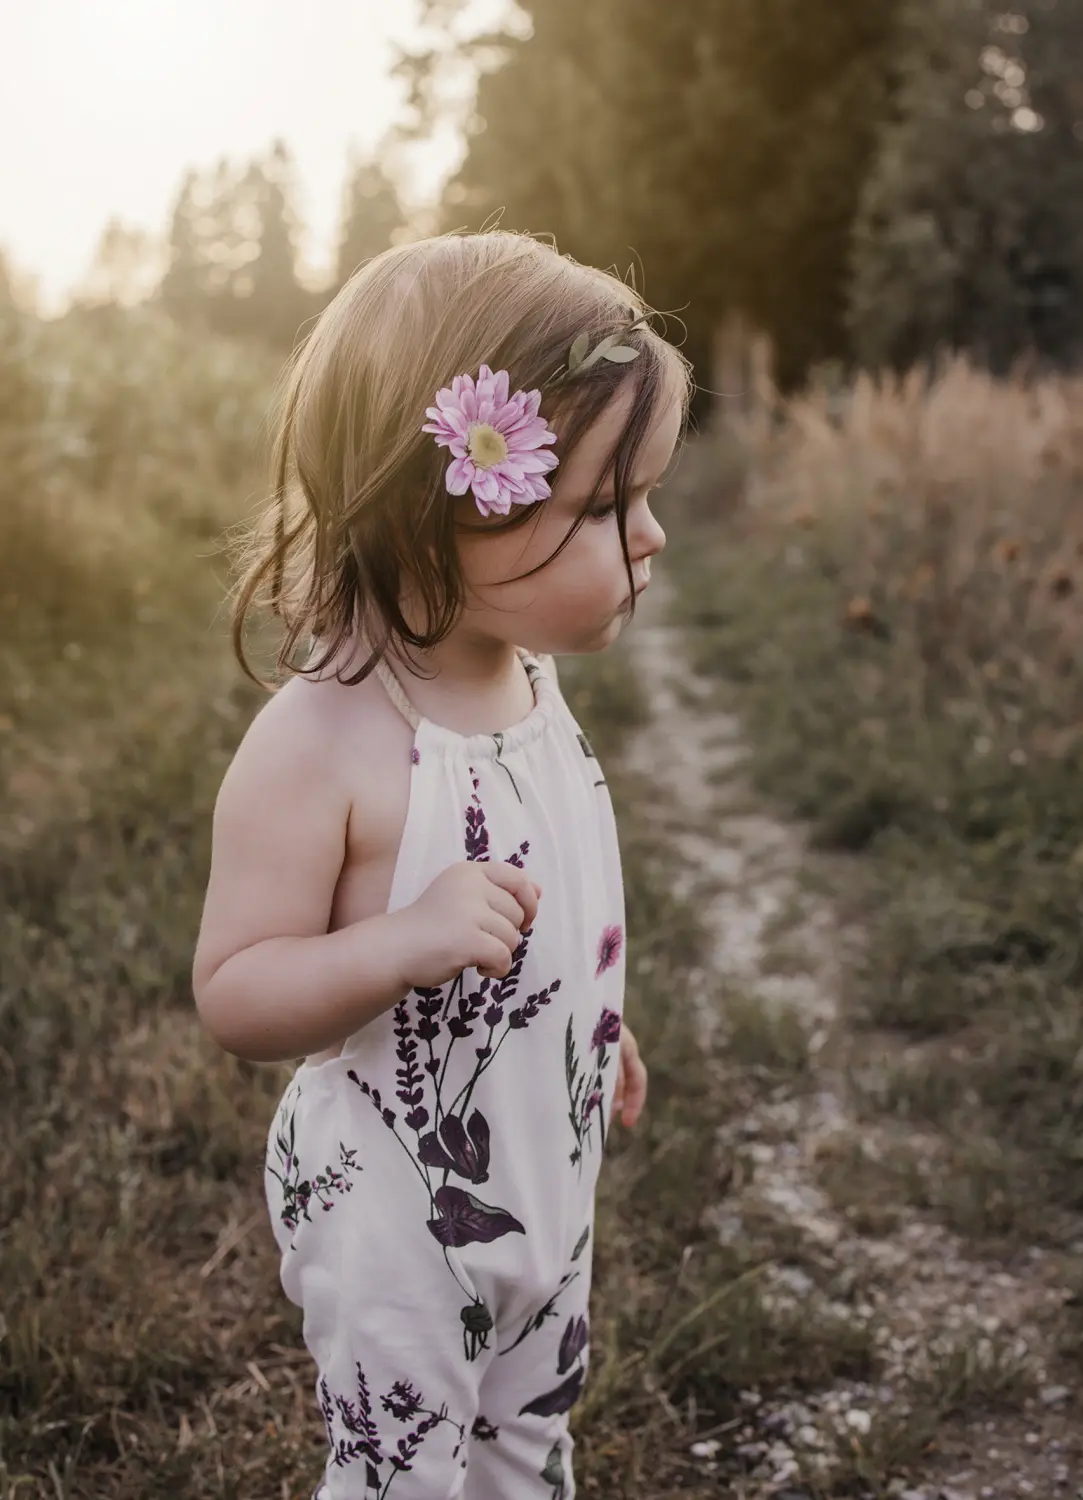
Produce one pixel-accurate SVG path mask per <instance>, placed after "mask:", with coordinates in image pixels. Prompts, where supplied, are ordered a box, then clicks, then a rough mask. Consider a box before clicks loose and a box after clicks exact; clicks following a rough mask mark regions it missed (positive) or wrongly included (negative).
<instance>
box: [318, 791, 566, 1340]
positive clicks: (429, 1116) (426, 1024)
mask: <svg viewBox="0 0 1083 1500" xmlns="http://www.w3.org/2000/svg"><path fill="white" fill-rule="evenodd" d="M470 776H471V781H472V783H473V794H472V796H471V799H470V806H469V807H467V809H466V812H465V818H464V834H463V837H464V844H465V848H466V857H467V859H471V860H479V861H485V860H488V859H489V857H490V855H489V848H490V845H489V830H488V827H487V826H486V821H485V809H484V807H483V806H482V803H481V799H480V797H479V796H478V786H479V782H478V778H477V776H476V774H475V773H474V769H473V767H471V768H470ZM529 852H530V844H529V842H528V841H524V842H523V843H521V844H520V845H519V848H518V850H516V851H514V852H513V853H512V854H511V855H510V857H509V860H508V863H509V864H514V865H516V866H517V867H518V868H519V869H522V868H524V865H523V860H524V857H525V856H526V855H527V854H529ZM533 931H534V929H533V927H530V928H528V929H527V930H526V931H525V932H524V933H522V934H521V935H520V938H519V942H518V944H517V945H516V948H515V951H514V953H513V954H512V966H511V969H510V971H509V972H508V973H507V974H506V975H505V976H504V978H503V979H501V980H498V981H496V982H494V981H493V980H492V979H489V978H481V977H478V982H477V985H476V987H475V988H468V987H467V983H466V973H467V971H466V970H464V971H463V972H462V973H460V974H458V975H457V976H456V977H455V978H454V979H453V980H451V981H449V983H448V984H446V985H441V986H437V987H418V988H415V989H413V990H412V991H411V992H410V994H409V995H408V996H407V997H406V998H405V999H403V1000H400V1001H399V1003H398V1004H397V1005H396V1006H395V1009H394V1012H393V1015H394V1032H395V1038H396V1042H395V1056H396V1058H397V1060H398V1062H397V1067H396V1072H395V1084H396V1087H395V1095H396V1098H397V1099H398V1102H399V1104H400V1105H402V1106H403V1111H402V1112H401V1123H400V1111H398V1110H396V1109H395V1108H393V1107H392V1106H391V1105H388V1104H386V1103H385V1102H384V1100H383V1098H382V1097H381V1095H380V1091H379V1090H378V1089H376V1088H373V1087H372V1085H371V1084H370V1083H369V1082H368V1081H367V1080H363V1079H361V1078H359V1077H358V1075H357V1073H356V1072H355V1071H354V1070H353V1069H352V1068H351V1069H349V1070H348V1071H347V1073H346V1076H347V1078H349V1079H350V1080H351V1081H352V1082H353V1083H354V1084H355V1085H356V1086H357V1087H358V1088H359V1089H360V1090H361V1092H362V1093H363V1094H365V1095H366V1096H367V1097H368V1099H369V1101H370V1102H371V1104H372V1106H373V1108H374V1109H376V1111H377V1112H378V1113H379V1115H380V1117H381V1119H382V1120H383V1122H384V1124H385V1125H386V1127H387V1128H388V1129H389V1130H390V1131H392V1133H393V1134H394V1135H395V1138H396V1140H398V1142H399V1144H400V1145H401V1146H402V1148H403V1150H404V1151H405V1152H406V1153H407V1155H408V1156H409V1158H410V1161H411V1163H412V1165H413V1167H414V1170H415V1171H416V1172H417V1174H418V1177H419V1178H420V1179H421V1182H422V1183H423V1184H424V1188H425V1192H426V1195H427V1197H428V1202H429V1214H428V1216H427V1218H426V1221H425V1222H426V1225H427V1228H428V1230H429V1233H430V1234H431V1235H432V1236H433V1238H434V1239H435V1240H436V1241H437V1243H438V1244H439V1245H440V1246H441V1248H442V1250H443V1253H444V1260H445V1262H446V1263H447V1267H448V1270H449V1271H450V1272H451V1274H452V1276H454V1277H455V1280H456V1282H457V1283H458V1285H459V1286H460V1287H461V1288H462V1290H463V1292H464V1293H465V1294H466V1296H467V1297H468V1298H469V1299H470V1300H469V1302H468V1303H467V1305H466V1306H465V1307H463V1308H462V1311H461V1316H462V1323H463V1346H464V1349H465V1350H466V1355H467V1358H468V1359H476V1358H477V1355H478V1353H479V1352H480V1351H481V1350H483V1349H485V1348H487V1347H488V1337H489V1334H490V1333H491V1331H492V1327H493V1323H492V1317H491V1315H490V1313H489V1310H488V1308H487V1307H486V1306H485V1304H484V1302H483V1301H482V1300H481V1299H480V1298H479V1297H478V1296H477V1294H476V1293H475V1292H474V1291H473V1290H472V1289H471V1288H470V1287H468V1286H466V1285H464V1283H463V1281H462V1279H461V1277H460V1275H459V1273H458V1271H457V1270H456V1268H455V1265H454V1264H453V1262H452V1260H451V1258H450V1256H449V1255H448V1251H449V1250H452V1249H459V1248H461V1247H462V1246H464V1245H471V1244H483V1245H486V1244H491V1243H492V1242H493V1241H494V1240H497V1239H500V1238H502V1237H503V1236H504V1235H507V1234H525V1233H526V1230H525V1228H524V1227H523V1225H522V1224H521V1223H520V1222H519V1220H518V1219H516V1218H515V1216H514V1215H513V1214H511V1213H509V1212H508V1211H507V1210H506V1209H503V1208H501V1207H500V1206H499V1205H497V1204H491V1203H486V1202H484V1201H483V1200H482V1199H481V1198H479V1197H477V1196H476V1195H475V1194H474V1193H473V1192H470V1191H468V1190H467V1189H466V1188H465V1187H462V1186H458V1185H456V1184H453V1183H451V1182H449V1180H448V1179H449V1178H451V1177H453V1176H454V1177H458V1178H460V1179H462V1180H463V1181H464V1182H466V1183H469V1184H470V1186H471V1187H478V1186H480V1185H481V1184H483V1183H485V1182H487V1181H488V1179H489V1166H490V1161H491V1153H492V1149H493V1141H492V1134H491V1131H490V1127H489V1122H488V1120H487V1119H486V1118H485V1115H484V1114H483V1113H482V1111H481V1110H480V1109H478V1108H477V1107H476V1106H474V1108H473V1109H471V1101H472V1098H473V1095H474V1091H475V1089H476V1088H477V1085H478V1083H479V1082H480V1080H481V1079H482V1078H483V1077H484V1075H485V1073H486V1072H487V1071H488V1069H489V1068H491V1067H492V1066H493V1064H494V1063H495V1062H496V1059H497V1057H498V1056H499V1054H500V1051H501V1048H502V1047H503V1046H504V1044H505V1042H506V1041H507V1039H508V1037H509V1036H510V1035H511V1034H512V1032H517V1031H522V1030H524V1029H525V1028H526V1027H527V1026H528V1025H529V1024H530V1022H531V1021H533V1020H534V1019H535V1018H536V1017H537V1016H538V1015H539V1013H540V1012H541V1010H542V1009H543V1008H544V1007H545V1006H547V1005H549V1004H550V1002H551V1001H552V999H553V996H554V995H555V994H556V993H557V992H558V990H559V989H560V980H559V979H553V980H551V981H550V983H549V984H548V985H546V986H545V987H543V988H542V989H540V990H538V991H537V992H536V993H534V994H531V995H528V996H527V997H526V999H525V1000H524V1001H523V1002H522V1003H521V1004H520V1005H516V1006H514V1007H511V1006H510V1002H511V1001H512V1000H513V998H514V997H515V995H516V991H517V989H518V986H519V980H520V977H521V974H522V970H523V964H524V962H525V959H526V956H527V953H528V950H529V944H530V938H531V936H532V934H533ZM471 1041H472V1042H473V1044H474V1045H473V1055H474V1061H473V1066H472V1067H471V1069H470V1073H469V1076H468V1077H467V1079H466V1082H465V1083H464V1084H463V1086H462V1087H461V1088H460V1090H459V1092H458V1093H457V1094H456V1095H455V1097H454V1098H453V1099H451V1098H449V1097H448V1096H449V1094H450V1089H449V1087H448V1086H447V1075H448V1064H449V1062H450V1060H451V1055H452V1052H453V1051H454V1049H455V1048H456V1046H459V1047H461V1046H462V1044H463V1043H465V1042H471ZM438 1173H439V1174H442V1181H441V1180H440V1178H439V1177H437V1176H436V1175H435V1174H438Z"/></svg>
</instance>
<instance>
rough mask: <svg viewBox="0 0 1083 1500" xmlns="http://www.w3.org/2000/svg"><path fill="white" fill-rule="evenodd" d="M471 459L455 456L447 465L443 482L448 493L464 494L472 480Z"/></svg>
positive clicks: (473, 470)
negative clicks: (451, 462) (453, 460)
mask: <svg viewBox="0 0 1083 1500" xmlns="http://www.w3.org/2000/svg"><path fill="white" fill-rule="evenodd" d="M475 472H476V470H475V469H474V464H473V460H472V459H469V458H457V459H456V460H455V462H454V463H453V464H449V465H448V471H447V475H446V476H445V483H446V485H447V491H448V494H449V495H465V494H466V492H467V490H468V489H469V488H470V486H471V484H473V482H474V475H475Z"/></svg>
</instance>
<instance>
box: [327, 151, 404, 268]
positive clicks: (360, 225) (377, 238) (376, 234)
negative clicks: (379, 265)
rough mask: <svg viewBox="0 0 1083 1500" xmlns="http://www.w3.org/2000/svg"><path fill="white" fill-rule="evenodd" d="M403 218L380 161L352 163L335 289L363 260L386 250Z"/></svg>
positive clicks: (340, 231) (346, 194)
mask: <svg viewBox="0 0 1083 1500" xmlns="http://www.w3.org/2000/svg"><path fill="white" fill-rule="evenodd" d="M404 217H405V216H404V214H403V211H402V207H401V205H400V203H399V199H398V194H397V193H396V192H395V188H394V185H393V183H392V182H391V179H390V177H389V176H388V173H387V171H386V170H385V168H384V167H383V165H382V164H381V162H380V161H379V160H378V159H376V158H373V157H368V158H358V159H355V160H353V161H352V162H351V163H350V167H349V171H348V174H347V177H346V184H345V187H344V189H343V194H342V218H341V224H340V229H339V240H338V253H337V256H336V260H335V286H336V288H337V287H340V286H342V284H343V283H344V282H345V281H347V280H348V279H349V278H350V276H352V275H353V273H354V271H356V270H357V268H358V266H359V265H361V264H362V263H363V262H364V261H366V260H370V259H371V258H372V256H374V255H379V253H380V251H381V250H386V249H387V247H388V246H389V245H390V244H391V236H392V235H393V234H394V232H395V230H396V229H398V228H399V227H400V226H401V225H402V222H403V219H404Z"/></svg>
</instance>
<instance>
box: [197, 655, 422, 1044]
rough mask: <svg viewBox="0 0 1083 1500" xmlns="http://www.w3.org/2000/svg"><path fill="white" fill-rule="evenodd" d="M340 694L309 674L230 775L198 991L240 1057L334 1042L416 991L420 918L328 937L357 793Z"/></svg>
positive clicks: (203, 1014) (218, 1034)
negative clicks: (340, 747)
mask: <svg viewBox="0 0 1083 1500" xmlns="http://www.w3.org/2000/svg"><path fill="white" fill-rule="evenodd" d="M328 702H329V700H328V699H325V698H322V697H320V696H319V695H317V694H315V693H313V692H312V688H311V685H310V684H308V683H298V684H297V685H296V687H295V689H294V691H292V692H288V691H286V690H285V689H283V690H282V691H281V692H279V693H277V694H276V695H275V696H274V697H273V698H271V699H270V701H269V702H268V703H266V704H265V705H264V707H263V708H262V709H261V710H260V712H259V713H258V714H257V716H256V718H255V719H254V720H253V722H252V724H251V725H250V726H249V729H248V732H247V734H246V735H245V737H244V739H243V740H242V741H241V744H240V746H239V747H238V750H237V753H236V755H235V756H234V759H233V761H232V763H231V764H230V767H229V769H228V771H227V772H226V775H225V778H224V780H223V782H222V786H221V789H220V791H219V794H218V800H217V803H216V805H215V810H214V825H213V850H212V855H211V871H210V878H209V881H208V885H207V895H206V900H205V903H204V908H203V920H202V924H201V926H200V932H199V941H198V944H197V947H196V953H195V959H194V962H193V966H192V991H193V994H194V997H195V1002H196V1006H197V1008H198V1010H199V1014H200V1018H201V1019H202V1021H203V1024H204V1025H205V1026H206V1028H207V1030H208V1031H209V1032H210V1033H211V1035H212V1036H213V1037H214V1038H215V1040H216V1041H217V1042H218V1043H219V1045H220V1046H222V1047H224V1048H225V1049H226V1051H227V1052H232V1053H234V1054H235V1055H236V1056H238V1057H244V1058H247V1059H249V1060H250V1061H252V1062H278V1061H281V1060H284V1059H288V1058H296V1057H302V1056H304V1055H306V1054H308V1053H312V1052H319V1051H322V1050H323V1049H325V1048H327V1047H331V1046H333V1045H335V1044H337V1043H338V1042H340V1041H342V1040H343V1039H344V1038H346V1037H348V1036H349V1035H351V1033H353V1032H354V1031H357V1030H358V1029H359V1028H360V1027H362V1026H364V1025H365V1024H367V1023H368V1022H369V1021H371V1020H373V1019H375V1017H376V1016H378V1015H381V1014H382V1013H383V1012H384V1011H386V1010H389V1009H390V1008H391V1006H393V1005H395V1004H396V1003H397V1002H398V1001H399V1000H401V999H402V997H403V995H405V994H406V993H407V992H408V991H409V988H410V985H409V982H408V980H407V978H406V975H405V970H406V968H407V966H408V955H409V953H410V951H411V949H410V939H409V935H408V933H407V931H406V928H407V926H408V925H409V921H410V919H409V918H408V916H407V913H406V912H405V911H399V912H395V913H391V914H384V915H381V916H377V917H372V918H370V919H367V920H365V921H362V922H357V923H354V924H352V925H351V926H348V927H343V928H341V929H340V930H338V931H337V932H331V933H329V932H328V930H327V928H328V924H329V921H330V914H331V906H332V900H333V897H334V892H335V887H336V885H337V883H338V878H339V875H340V873H341V870H342V864H343V859H344V857H345V845H346V830H347V824H348V820H349V813H350V798H349V793H348V791H347V787H346V781H345V777H344V776H342V775H340V774H338V772H337V768H336V763H335V756H334V752H333V748H332V747H333V746H334V745H335V744H336V743H337V735H336V734H335V727H336V726H335V724H334V722H333V720H332V718H331V714H332V712H333V709H329V708H328V707H327V706H326V705H327V704H328Z"/></svg>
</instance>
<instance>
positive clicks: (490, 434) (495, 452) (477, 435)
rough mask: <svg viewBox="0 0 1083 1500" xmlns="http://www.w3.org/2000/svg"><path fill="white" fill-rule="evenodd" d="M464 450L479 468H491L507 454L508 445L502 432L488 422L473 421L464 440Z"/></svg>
mask: <svg viewBox="0 0 1083 1500" xmlns="http://www.w3.org/2000/svg"><path fill="white" fill-rule="evenodd" d="M466 451H467V452H468V453H469V455H470V457H471V458H472V459H473V460H474V462H475V463H476V464H477V466H478V468H479V469H491V468H492V467H493V465H494V464H498V463H501V462H503V460H504V459H505V458H507V456H508V445H507V443H506V442H505V441H504V435H503V433H500V432H497V430H496V428H495V427H490V426H489V424H488V422H475V423H474V425H473V426H472V427H471V429H470V436H469V437H468V438H467V441H466Z"/></svg>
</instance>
